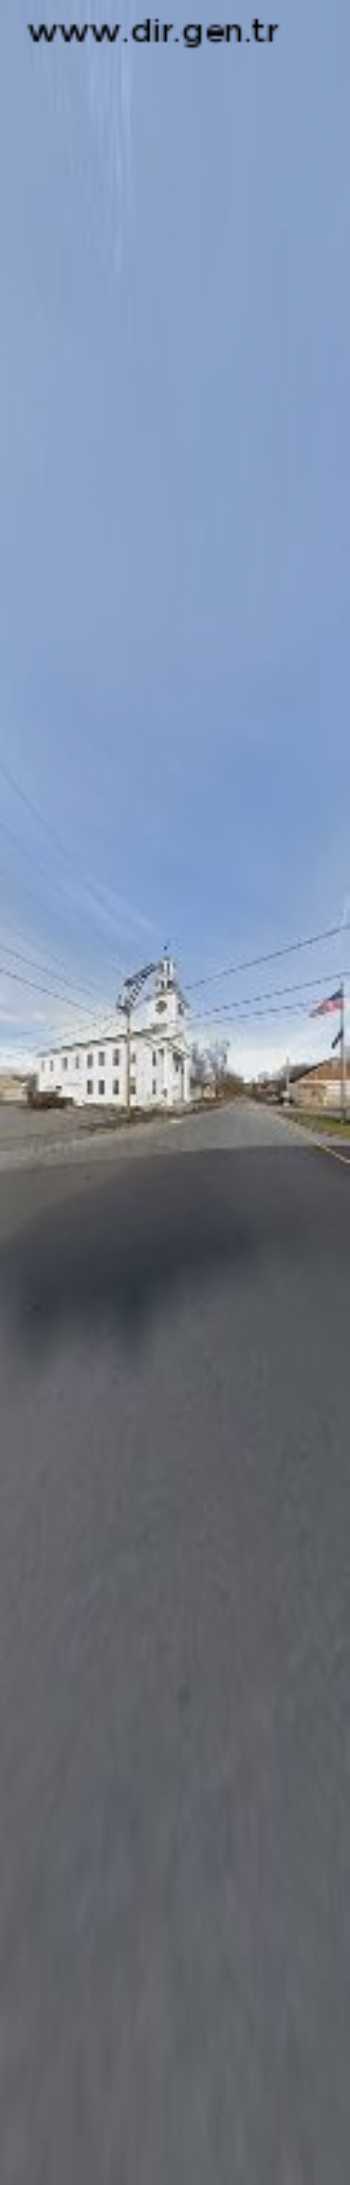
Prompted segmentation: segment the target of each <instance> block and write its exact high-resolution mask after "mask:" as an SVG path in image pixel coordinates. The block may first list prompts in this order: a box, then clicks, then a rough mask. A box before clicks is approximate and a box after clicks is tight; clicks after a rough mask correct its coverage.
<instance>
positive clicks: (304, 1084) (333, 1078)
mask: <svg viewBox="0 0 350 2185" xmlns="http://www.w3.org/2000/svg"><path fill="white" fill-rule="evenodd" d="M346 1087H347V1101H348V1105H349V1113H350V1058H349V1056H348V1057H347V1064H346ZM341 1099H342V1073H341V1062H340V1061H339V1059H338V1057H337V1058H334V1061H333V1058H332V1056H330V1058H329V1059H328V1061H326V1062H317V1063H316V1064H313V1063H312V1064H311V1068H310V1069H307V1070H305V1071H304V1072H303V1075H302V1076H300V1077H298V1078H297V1080H296V1082H294V1084H291V1086H290V1102H291V1105H293V1107H298V1108H328V1109H329V1110H331V1109H333V1108H334V1109H337V1108H339V1107H340V1105H341Z"/></svg>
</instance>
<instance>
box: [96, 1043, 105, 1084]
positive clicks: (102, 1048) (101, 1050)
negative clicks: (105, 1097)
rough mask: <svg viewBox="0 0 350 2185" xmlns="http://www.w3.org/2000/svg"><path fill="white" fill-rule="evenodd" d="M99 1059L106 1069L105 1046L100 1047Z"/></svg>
mask: <svg viewBox="0 0 350 2185" xmlns="http://www.w3.org/2000/svg"><path fill="white" fill-rule="evenodd" d="M98 1059H99V1063H100V1065H101V1064H102V1069H104V1064H105V1051H104V1047H100V1049H99V1057H98ZM103 1089H104V1088H103Z"/></svg>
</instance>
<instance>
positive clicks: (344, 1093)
mask: <svg viewBox="0 0 350 2185" xmlns="http://www.w3.org/2000/svg"><path fill="white" fill-rule="evenodd" d="M340 992H341V1003H340V1052H341V1104H342V1117H343V1123H346V1115H347V1084H346V1047H345V995H344V979H342V982H341V989H340Z"/></svg>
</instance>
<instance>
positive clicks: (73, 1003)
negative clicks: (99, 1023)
mask: <svg viewBox="0 0 350 2185" xmlns="http://www.w3.org/2000/svg"><path fill="white" fill-rule="evenodd" d="M1 972H2V973H3V976H4V978H6V979H12V980H14V983H15V985H16V986H28V987H29V986H30V987H31V988H32V990H33V992H35V993H37V994H49V996H50V999H51V1000H52V1001H63V1002H65V1005H66V1008H67V1009H77V1010H78V1015H79V1016H83V1017H89V1019H90V1022H91V1016H92V1010H91V1009H88V1008H87V1006H86V1003H84V1002H81V1001H78V1000H77V996H76V995H75V996H73V995H72V999H71V1000H70V998H69V995H68V994H62V993H61V994H59V993H58V992H57V989H56V988H55V987H54V986H42V985H41V984H38V980H37V979H27V978H25V976H24V973H21V972H19V971H10V969H9V965H8V964H1V963H0V973H1Z"/></svg>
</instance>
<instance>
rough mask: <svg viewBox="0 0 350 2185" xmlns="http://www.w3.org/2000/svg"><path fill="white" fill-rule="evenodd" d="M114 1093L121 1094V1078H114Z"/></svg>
mask: <svg viewBox="0 0 350 2185" xmlns="http://www.w3.org/2000/svg"><path fill="white" fill-rule="evenodd" d="M113 1092H114V1093H118V1092H119V1077H114V1078H113Z"/></svg>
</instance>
